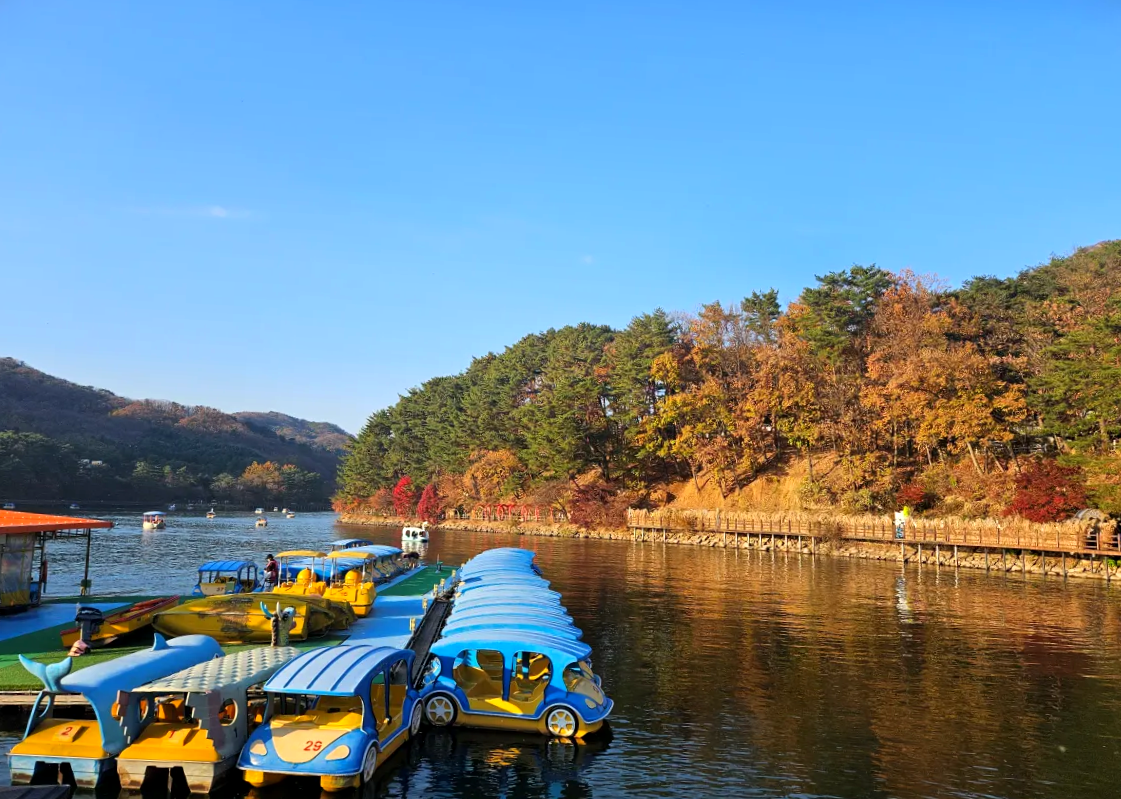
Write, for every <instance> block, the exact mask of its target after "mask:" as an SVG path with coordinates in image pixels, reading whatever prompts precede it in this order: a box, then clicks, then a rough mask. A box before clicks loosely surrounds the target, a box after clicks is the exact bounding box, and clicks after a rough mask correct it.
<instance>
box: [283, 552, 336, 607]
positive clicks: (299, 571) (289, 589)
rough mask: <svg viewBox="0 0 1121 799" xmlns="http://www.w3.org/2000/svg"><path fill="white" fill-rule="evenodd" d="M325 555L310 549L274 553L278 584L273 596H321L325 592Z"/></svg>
mask: <svg viewBox="0 0 1121 799" xmlns="http://www.w3.org/2000/svg"><path fill="white" fill-rule="evenodd" d="M326 558H327V554H326V553H325V552H316V551H315V550H311V549H290V550H288V551H287V552H278V553H276V560H277V563H278V569H279V572H278V574H279V577H280V582H279V583H278V584H277V585H276V587H275V588H273V589H272V592H273V593H274V594H293V595H297V596H307V595H309V594H314V595H316V596H323V592H324V591H326V590H327V579H326V578H327V568H326V562H325V561H326Z"/></svg>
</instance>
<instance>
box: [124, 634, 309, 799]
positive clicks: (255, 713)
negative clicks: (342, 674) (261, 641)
mask: <svg viewBox="0 0 1121 799" xmlns="http://www.w3.org/2000/svg"><path fill="white" fill-rule="evenodd" d="M299 654H300V651H299V650H298V649H295V648H293V647H287V646H269V647H258V648H256V649H247V650H243V651H241V652H234V653H232V654H229V655H226V656H225V657H221V658H215V659H214V660H210V661H207V662H206V663H199V664H198V665H196V666H191V667H190V668H187V669H184V670H182V671H179V672H176V673H175V674H172V675H170V676H168V677H164V678H162V679H158V680H154V681H152V682H149V683H146V684H145V685H141V686H140V687H139V688H137V689H136V690H134V691H132V692H131V693H130V694H129V696H130V700H131V701H137V702H143V703H144V704H145V716H146V722H147V723H146V724H145V725H144V727H143V729H142V730H141V732H140V734H139V736H136V737H134V738H133V739H132V741H131V743H130V744H129V746H128V748H126V749H125V750H124V751H123V752H121V754H120V755H118V756H117V775H118V776H119V777H120V781H121V787H122V788H125V789H129V790H142V789H145V788H148V787H149V786H151V785H161V786H167V785H168V784H169V782H170V784H171V785H172V786H173V793H178V789H180V788H181V787H182V786H184V785H185V786H186V787H187V789H188V790H190V792H191V793H209V792H210V791H211V790H212V789H214V788H217V787H219V786H220V785H222V784H223V783H224V782H226V780H227V778H228V777H229V776H230V775H231V774H236V773H237V769H236V766H237V758H238V755H240V754H241V749H242V747H243V746H244V745H245V742H246V740H247V739H248V737H249V734H250V733H251V732H252V731H253V730H254V729H256V727H257V725H258V724H260V722H261V720H262V718H263V716H264V710H265V707H264V702H263V701H260V702H256V701H255V702H253V703H250V701H249V691H250V689H252V688H254V687H258V686H260V685H261V684H263V683H264V682H265V681H266V680H267V679H268V678H269V677H271V676H272V675H273V674H275V673H276V672H277V671H278V670H280V668H281V667H282V666H284V664H285V663H287V662H288V661H290V660H292V659H293V658H295V657H297V656H298V655H299ZM145 783H148V784H147V785H146V784H145Z"/></svg>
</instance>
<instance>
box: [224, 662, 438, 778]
mask: <svg viewBox="0 0 1121 799" xmlns="http://www.w3.org/2000/svg"><path fill="white" fill-rule="evenodd" d="M414 657H415V655H414V653H413V652H412V650H409V649H394V648H392V647H375V646H369V645H366V644H354V645H343V646H337V647H328V648H323V649H313V650H311V651H310V652H305V653H304V654H302V655H300V656H299V657H298V658H296V659H295V660H293V661H291V662H290V663H288V665H286V666H285V667H284V668H282V669H281V670H280V671H278V672H277V673H276V674H274V675H273V677H272V678H271V679H270V680H269V681H268V682H267V683H265V693H266V695H267V696H268V709H267V710H266V715H265V723H264V724H262V725H261V726H260V727H259V728H258V729H257V730H256V731H255V732H254V733H253V734H252V735H251V736H250V737H249V743H248V744H247V745H246V746H245V748H244V749H242V751H241V757H240V759H239V760H238V767H239V768H241V769H242V770H243V771H244V774H245V781H246V782H248V783H249V784H250V785H252V786H254V787H263V786H266V785H273V784H275V783H277V782H279V781H280V780H282V779H284V777H286V776H289V775H292V776H308V777H319V786H320V788H321V789H323V790H324V791H341V790H345V789H347V788H352V787H357V786H360V785H362V784H363V783H365V782H368V781H369V780H370V779H371V778H373V776H374V773H375V772H376V771H377V769H378V767H379V766H380V765H381V764H382V763H384V762H385V761H386V759H388V758H389V757H390V756H391V755H392V754H393V753H394V752H395V751H396V750H397V749H398V748H399V747H400V746H401V744H403V743H405V742H406V741H407V740H409V738H410V737H411V736H413V735H416V733H417V731H418V730H419V729H420V724H421V708H420V703H419V702H418V699H417V693H416V691H414V690H413V689H412V688H411V687H410V674H411V671H412V665H413V658H414Z"/></svg>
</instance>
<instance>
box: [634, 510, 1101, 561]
mask: <svg viewBox="0 0 1121 799" xmlns="http://www.w3.org/2000/svg"><path fill="white" fill-rule="evenodd" d="M627 527H628V528H629V529H630V531H631V535H632V537H633V538H635V539H636V540H651V539H654V540H656V539H657V537H658V536H659V535H661V536H662V537H663V538H664V537H665V535H666V534H682V533H686V534H688V533H691V534H700V535H706V534H707V535H713V534H715V535H720V536H722V539H723V542H724V543H725V544H727V543H729V542H728V538H729V537H731V538H732V541H731V545H732V546H738V541H737V539H738V537H740V536H748V537H752V536H764V537H766V536H781V537H783V538H791V537H798V538H803V539H809V542H810V546H811V547H815V546H816V544H817V543H819V542H821V541H854V542H857V541H864V542H881V543H894V544H902V545H916V546H918V545H922V544H930V545H936V546H943V545H946V546H954V547H959V546H960V547H970V548H973V549H991V550H1022V551H1030V552H1039V553H1046V554H1048V555H1057V556H1058V555H1071V556H1075V557H1095V556H1099V555H1103V556H1108V557H1121V536H1119V534H1118V530H1117V527H1116V525H1115V524H1113V523H1109V522H1107V523H1098V522H1096V521H1093V520H1087V521H1070V522H1060V523H1054V524H1035V523H1031V522H1025V521H1023V520H1020V519H1007V520H993V519H983V520H949V519H912V520H911V521H910V523H909V524H908V525H907V526H906V529H905V530H904V531H903V533H902V535H900V534H899V533H898V532H897V531H896V530H895V526H894V524H893V522H892V520H891V519H890V518H888V517H886V516H884V517H876V516H853V517H845V516H835V517H824V516H822V517H818V516H812V515H810V514H768V513H741V512H732V511H719V510H716V511H702V510H696V511H693V510H683V511H682V510H655V511H646V510H635V509H631V510H628V511H627Z"/></svg>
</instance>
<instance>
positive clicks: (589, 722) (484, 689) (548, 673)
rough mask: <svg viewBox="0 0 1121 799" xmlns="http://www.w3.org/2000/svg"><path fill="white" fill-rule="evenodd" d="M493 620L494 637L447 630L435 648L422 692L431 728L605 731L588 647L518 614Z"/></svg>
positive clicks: (566, 733)
mask: <svg viewBox="0 0 1121 799" xmlns="http://www.w3.org/2000/svg"><path fill="white" fill-rule="evenodd" d="M492 621H494V622H496V626H495V627H493V628H492V629H490V630H485V631H480V630H477V629H466V630H458V629H452V630H449V631H445V634H444V636H443V637H442V638H441V639H440V640H439V641H437V642H436V643H435V644H433V646H432V650H431V656H430V658H429V661H428V664H427V668H426V671H425V674H424V681H423V686H422V688H421V692H420V695H421V699H422V700H423V702H424V714H425V717H426V719H427V720H428V722H429V723H430V724H433V725H435V726H449V725H461V726H465V727H480V728H484V729H496V730H510V731H517V732H536V733H541V734H544V735H549V736H552V737H555V738H573V739H579V738H583V737H584V736H585V735H587V734H589V733H593V732H595V731H596V730H598V729H599V728H600V727H601V726H602V725H603V722H604V720H605V719H606V718H607V716H608V714H609V713H610V712H611V708H612V702H611V700H610V699H608V698H607V697H606V696H605V695H604V693H603V690H602V688H601V687H600V679H599V677H597V676H595V675H594V674H593V673H592V670H591V663H590V657H591V652H592V650H591V647H590V646H588V644H586V643H584V642H583V641H580V640H578V639H577V638H573V637H571V636H570V635H561V634H557V633H556V632H554V631H553V630H552V629H550V627H549V626H548V625H541V626H539V627H536V628H533V625H532V618H531V617H526V616H521V615H519V614H516V613H515V614H511V615H510V617H509V618H508V619H503V618H502V617H501V616H498V615H495V616H492ZM497 624H505V625H506V626H497ZM510 625H516V626H510Z"/></svg>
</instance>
